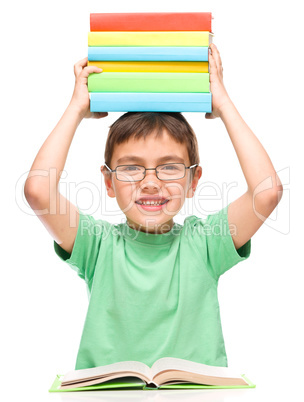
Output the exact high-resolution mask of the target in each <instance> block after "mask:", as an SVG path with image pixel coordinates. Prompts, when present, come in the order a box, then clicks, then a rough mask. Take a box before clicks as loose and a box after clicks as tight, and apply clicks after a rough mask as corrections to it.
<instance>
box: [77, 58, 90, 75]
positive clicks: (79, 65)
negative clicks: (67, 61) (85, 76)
mask: <svg viewBox="0 0 304 402" xmlns="http://www.w3.org/2000/svg"><path fill="white" fill-rule="evenodd" d="M87 63H88V58H87V57H85V58H84V59H82V60H80V61H78V62H77V63H76V64H75V65H74V74H75V75H76V77H77V76H78V75H79V74H80V73H81V71H82V70H83V68H84V67H85V66H86V65H87Z"/></svg>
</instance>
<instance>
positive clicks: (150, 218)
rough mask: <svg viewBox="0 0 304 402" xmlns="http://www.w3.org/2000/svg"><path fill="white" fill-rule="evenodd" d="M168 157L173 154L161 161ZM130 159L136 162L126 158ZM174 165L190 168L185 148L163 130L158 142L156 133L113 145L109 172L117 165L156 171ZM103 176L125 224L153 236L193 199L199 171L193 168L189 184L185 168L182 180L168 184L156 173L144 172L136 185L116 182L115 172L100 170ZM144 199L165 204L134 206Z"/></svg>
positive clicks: (199, 174)
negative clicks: (141, 167) (138, 166)
mask: <svg viewBox="0 0 304 402" xmlns="http://www.w3.org/2000/svg"><path fill="white" fill-rule="evenodd" d="M168 155H172V158H170V159H168V160H164V157H166V156H168ZM130 156H132V157H136V158H137V159H132V160H131V159H127V157H130ZM122 158H123V159H122ZM173 162H175V163H178V162H179V163H180V162H182V163H184V164H185V166H186V167H188V166H190V161H189V156H188V151H187V147H186V145H185V144H179V143H178V142H176V141H174V139H172V138H171V137H170V136H169V135H168V134H167V132H166V131H163V135H162V136H161V138H158V139H157V140H156V138H155V134H154V133H151V134H150V135H149V136H147V137H146V139H143V138H141V139H138V140H134V139H133V138H130V139H129V140H128V141H127V142H124V143H122V144H119V145H115V148H114V152H113V156H112V160H111V165H110V166H109V167H110V168H111V169H112V170H115V169H116V167H117V166H118V165H142V166H144V167H145V168H155V167H156V166H158V165H160V164H163V163H173ZM192 169H193V168H192ZM192 169H191V170H192ZM101 170H102V167H101ZM106 170H107V171H108V169H106ZM108 172H109V171H108ZM102 173H103V175H104V180H105V185H106V188H107V193H108V195H109V197H113V198H114V197H116V199H117V203H118V205H119V207H120V209H121V210H122V212H123V213H124V214H125V215H126V218H127V223H128V225H129V226H130V227H131V228H132V229H135V230H140V231H143V232H149V233H155V234H156V233H165V232H168V231H169V230H171V228H172V226H173V224H174V222H173V217H174V216H175V215H177V213H178V212H179V211H180V209H181V208H182V206H183V204H184V202H185V198H186V197H187V198H192V197H193V195H194V191H195V188H196V186H197V183H198V180H199V178H200V177H201V174H202V169H201V167H200V166H197V167H196V171H195V175H194V178H193V180H192V182H190V169H186V173H185V177H183V178H181V179H177V180H171V181H170V180H166V181H164V180H159V179H158V178H157V176H156V172H155V170H147V171H146V176H145V178H144V179H143V180H141V181H136V182H125V181H120V180H117V178H116V175H115V173H112V174H111V176H110V175H109V174H107V173H106V172H105V171H103V170H102ZM144 197H148V198H151V197H152V198H156V199H157V198H162V199H161V200H160V201H161V202H164V201H165V200H167V202H165V204H163V205H161V206H153V207H152V206H150V207H149V206H144V205H141V204H140V203H137V202H138V200H139V199H141V201H139V202H143V201H144Z"/></svg>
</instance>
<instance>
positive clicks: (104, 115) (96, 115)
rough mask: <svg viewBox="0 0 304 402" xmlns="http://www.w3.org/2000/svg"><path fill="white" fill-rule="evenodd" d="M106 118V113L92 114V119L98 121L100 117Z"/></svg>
mask: <svg viewBox="0 0 304 402" xmlns="http://www.w3.org/2000/svg"><path fill="white" fill-rule="evenodd" d="M106 116H108V112H94V114H93V117H94V118H95V119H100V118H101V117H106Z"/></svg>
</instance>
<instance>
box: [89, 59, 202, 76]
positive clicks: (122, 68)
mask: <svg viewBox="0 0 304 402" xmlns="http://www.w3.org/2000/svg"><path fill="white" fill-rule="evenodd" d="M88 66H96V67H99V68H101V69H102V71H103V72H143V73H149V72H150V73H152V72H155V73H156V72H157V73H208V63H207V62H206V61H116V62H115V61H113V62H112V61H88Z"/></svg>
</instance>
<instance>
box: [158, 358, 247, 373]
mask: <svg viewBox="0 0 304 402" xmlns="http://www.w3.org/2000/svg"><path fill="white" fill-rule="evenodd" d="M166 370H181V371H188V372H190V373H194V374H200V375H205V376H209V377H221V378H242V377H241V376H240V374H239V373H236V372H235V371H234V370H232V369H230V368H228V367H215V366H208V365H205V364H201V363H196V362H191V361H189V360H184V359H178V358H175V357H163V358H161V359H158V360H157V361H156V362H155V363H154V364H153V366H152V367H151V371H152V378H154V377H155V375H157V374H158V373H160V372H161V371H166Z"/></svg>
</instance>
